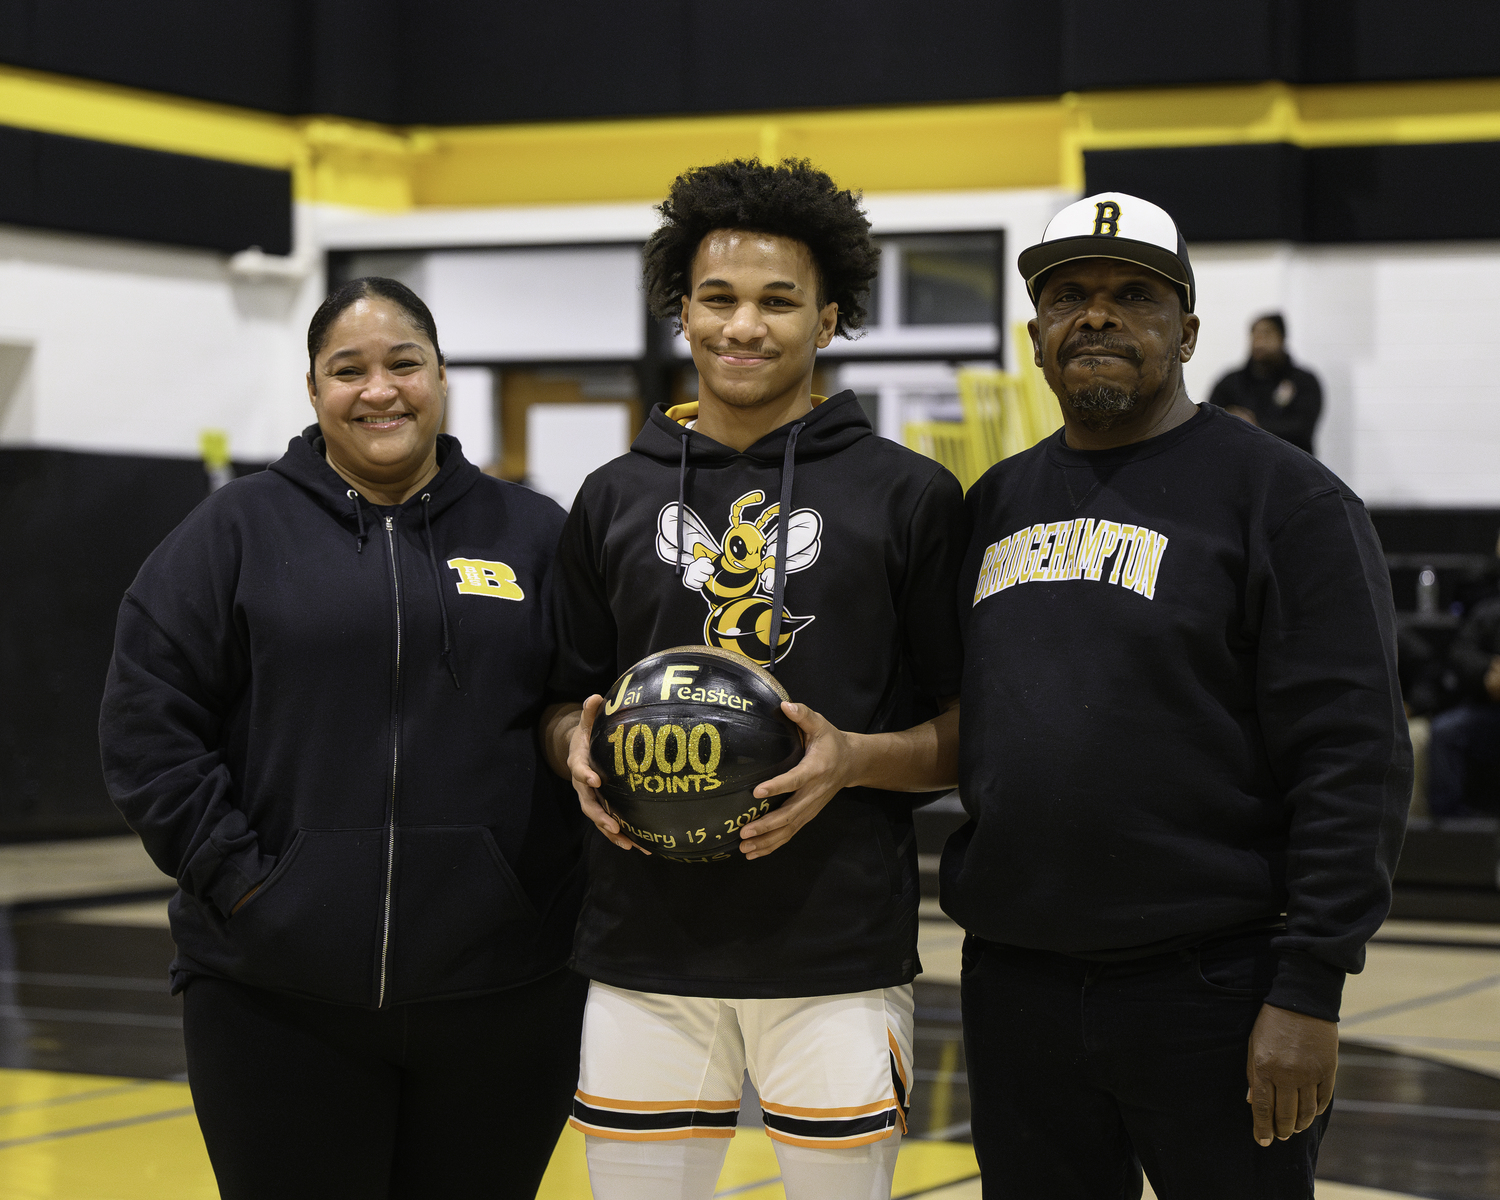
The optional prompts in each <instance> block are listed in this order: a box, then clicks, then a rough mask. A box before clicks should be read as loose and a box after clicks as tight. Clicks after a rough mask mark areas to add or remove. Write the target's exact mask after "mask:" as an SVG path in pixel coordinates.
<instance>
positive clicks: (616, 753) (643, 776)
mask: <svg viewBox="0 0 1500 1200" xmlns="http://www.w3.org/2000/svg"><path fill="white" fill-rule="evenodd" d="M786 699H787V694H786V690H785V689H784V688H783V687H782V686H781V684H779V683H778V682H777V681H776V677H775V676H774V675H772V674H770V673H769V672H768V671H766V670H764V669H763V668H761V667H759V666H757V665H756V664H755V663H753V662H751V661H750V660H749V659H748V658H745V657H744V656H743V655H741V654H735V653H733V652H731V651H728V650H720V649H717V648H715V647H713V646H678V647H675V648H674V649H671V650H663V651H660V652H659V653H657V654H651V655H648V656H647V657H645V658H643V659H641V661H640V662H638V663H636V664H635V666H633V667H631V668H630V670H628V671H626V672H625V674H624V675H622V676H620V678H619V679H617V680H616V681H615V683H614V686H613V687H611V688H610V692H609V695H608V696H607V697H606V698H605V702H604V709H603V711H602V713H601V714H600V718H599V719H598V720H597V721H596V722H595V725H594V732H593V737H592V739H591V741H590V744H589V752H590V754H591V755H592V756H593V760H594V767H595V769H596V770H597V771H598V772H599V778H600V779H601V780H602V786H601V787H600V788H599V794H600V797H601V798H602V799H603V801H604V803H605V805H606V806H607V807H608V808H609V810H610V812H611V813H612V814H613V815H614V817H615V819H616V820H617V821H619V823H620V829H621V832H622V833H623V834H624V835H625V836H626V837H628V838H630V839H631V840H633V841H635V842H637V843H638V844H639V845H641V846H643V847H645V848H646V849H647V850H649V851H651V853H652V854H659V855H661V856H662V857H664V858H668V859H672V860H674V861H677V862H714V861H723V860H725V859H727V858H729V857H730V856H731V855H732V854H733V853H734V852H735V844H736V843H737V842H738V841H739V840H740V829H741V827H742V826H744V825H747V824H748V823H749V822H751V821H753V820H755V819H756V818H757V817H763V816H765V815H766V813H768V812H771V811H772V810H773V809H775V808H778V807H780V805H781V803H782V801H783V800H784V799H785V798H786V797H785V796H770V797H767V798H766V799H764V800H758V799H756V798H755V796H754V794H753V793H754V791H755V787H756V785H757V784H759V783H761V782H763V781H764V780H767V779H770V778H772V777H774V776H776V775H780V774H781V773H782V772H783V771H787V770H790V769H791V768H792V767H793V766H795V765H796V764H797V763H798V762H799V761H800V760H801V758H802V733H801V731H800V730H799V729H798V728H797V726H796V725H795V724H794V723H793V722H792V721H791V720H789V719H788V718H787V716H786V714H785V713H783V712H782V711H781V702H782V701H783V700H786Z"/></svg>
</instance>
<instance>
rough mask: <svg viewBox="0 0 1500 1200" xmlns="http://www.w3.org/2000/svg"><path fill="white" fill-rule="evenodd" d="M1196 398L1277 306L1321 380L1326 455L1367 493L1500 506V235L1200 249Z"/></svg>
mask: <svg viewBox="0 0 1500 1200" xmlns="http://www.w3.org/2000/svg"><path fill="white" fill-rule="evenodd" d="M1192 255H1193V268H1194V271H1195V273H1196V274H1197V277H1198V285H1199V291H1200V294H1201V301H1200V303H1199V306H1198V313H1199V316H1200V317H1201V318H1202V320H1203V329H1202V333H1201V335H1200V340H1199V351H1198V354H1197V356H1196V357H1195V358H1194V360H1193V362H1192V363H1191V364H1190V365H1189V368H1188V371H1187V381H1188V388H1189V390H1190V392H1191V393H1192V395H1193V397H1194V398H1195V399H1199V400H1206V399H1207V398H1208V394H1209V392H1210V391H1211V390H1212V387H1213V383H1214V381H1215V380H1216V379H1217V378H1218V377H1219V375H1220V374H1222V373H1223V372H1224V371H1226V370H1230V369H1232V368H1234V367H1236V366H1239V365H1241V364H1242V363H1243V362H1244V360H1245V356H1246V351H1247V341H1248V334H1249V325H1250V322H1251V321H1252V320H1253V319H1254V318H1255V317H1256V316H1259V315H1260V314H1262V313H1265V312H1269V311H1280V312H1282V313H1283V314H1284V315H1285V317H1286V321H1287V344H1288V347H1289V349H1290V350H1291V353H1292V356H1293V357H1294V358H1295V359H1296V360H1298V361H1299V362H1301V363H1302V364H1303V365H1304V366H1307V367H1309V368H1310V369H1312V370H1314V371H1315V372H1316V373H1317V374H1318V376H1319V377H1320V378H1321V379H1322V381H1323V394H1324V412H1323V420H1322V423H1321V425H1320V426H1319V430H1318V435H1317V440H1316V447H1317V451H1318V456H1319V457H1320V458H1321V459H1323V461H1324V462H1326V463H1328V465H1329V466H1330V467H1332V468H1333V469H1334V470H1335V471H1337V472H1338V473H1339V475H1341V476H1342V477H1343V478H1344V479H1345V480H1346V481H1347V482H1348V483H1349V484H1350V485H1351V486H1352V487H1353V488H1354V489H1355V490H1356V491H1357V492H1359V494H1360V495H1361V496H1363V497H1364V499H1365V500H1366V502H1367V503H1369V504H1372V505H1389V506H1407V505H1412V506H1422V505H1430V506H1441V505H1453V506H1475V507H1481V506H1500V377H1497V376H1496V374H1495V373H1494V372H1493V371H1492V370H1491V369H1490V368H1489V358H1490V346H1491V345H1492V343H1493V342H1494V341H1495V337H1496V334H1495V331H1496V329H1497V328H1500V245H1496V244H1495V243H1467V244H1442V245H1431V246H1424V245H1397V246H1389V245H1377V246H1324V247H1296V248H1293V247H1289V246H1255V247H1245V246H1195V247H1192Z"/></svg>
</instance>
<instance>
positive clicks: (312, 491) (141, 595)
mask: <svg viewBox="0 0 1500 1200" xmlns="http://www.w3.org/2000/svg"><path fill="white" fill-rule="evenodd" d="M322 449H323V446H322V439H321V437H320V436H319V435H318V430H317V427H316V426H313V427H312V428H310V429H308V430H307V431H305V432H304V433H303V434H302V436H301V437H298V438H295V439H293V440H292V443H291V445H290V446H289V447H288V449H287V453H286V455H285V456H284V457H283V458H281V459H280V460H279V461H278V462H275V463H273V464H272V465H271V468H270V470H268V471H265V472H262V473H260V474H256V475H251V476H248V477H246V478H244V479H240V480H237V481H235V482H233V483H231V484H229V485H228V486H227V487H224V488H222V489H221V490H219V491H217V492H215V493H214V494H213V495H212V496H211V497H209V499H207V500H205V501H204V502H203V503H202V504H201V505H199V506H198V508H196V509H195V510H194V511H193V512H192V513H191V514H190V515H189V516H188V517H187V519H186V520H184V521H183V523H182V524H181V525H179V526H178V527H177V529H176V530H174V531H173V532H172V534H171V535H170V536H168V537H167V539H166V540H165V541H164V542H163V543H162V544H161V546H159V547H158V548H157V550H156V551H155V552H154V553H153V554H152V555H151V557H150V558H149V559H147V560H146V563H145V565H144V566H143V567H142V568H141V571H140V574H139V575H138V576H137V577H136V580H135V582H134V583H133V584H132V585H131V588H130V591H129V592H128V593H127V594H126V596H125V600H124V603H123V604H122V605H121V607H120V619H119V626H118V630H117V633H116V639H115V656H114V662H113V664H112V665H111V667H110V673H109V681H108V685H107V687H106V691H105V697H104V708H103V713H102V715H101V717H100V742H101V745H102V748H103V756H104V769H105V776H106V779H107V781H108V784H109V789H110V794H111V795H112V796H113V797H114V800H115V803H116V804H117V805H119V807H120V810H121V811H122V812H123V813H124V815H125V819H126V820H127V821H128V822H129V823H130V826H131V828H132V829H134V830H135V831H136V832H137V833H139V834H140V836H141V839H142V841H144V843H145V845H146V849H147V851H148V852H149V853H150V855H151V857H152V859H153V860H154V861H155V862H156V864H157V866H159V867H160V868H161V869H162V870H163V871H165V872H166V873H167V874H169V875H171V876H173V877H174V878H175V879H176V880H177V881H178V884H179V885H180V887H181V890H180V891H179V892H178V894H177V896H176V897H175V898H174V899H173V901H172V904H171V918H172V936H173V938H174V940H175V941H176V942H177V947H178V957H177V960H176V961H175V962H174V964H173V984H174V987H181V986H182V985H183V984H184V983H185V982H186V980H187V979H188V978H189V977H191V976H192V975H193V974H195V973H201V974H208V975H215V976H220V977H223V978H227V979H233V980H237V981H240V982H243V983H248V984H254V985H257V986H261V987H266V988H273V989H278V990H283V991H289V992H296V993H299V994H302V995H306V996H311V997H314V998H317V999H321V1000H328V1001H336V1002H342V1003H348V1004H358V1005H366V1006H376V1005H382V1004H384V1005H391V1004H398V1003H401V1002H403V1001H410V1000H421V999H428V998H433V997H439V996H452V995H461V994H465V993H472V992H481V991H489V990H494V989H498V988H503V987H507V986H511V985H514V984H519V983H523V982H526V981H528V980H530V979H534V978H536V977H538V976H540V975H543V974H545V973H547V972H549V971H553V970H556V969H558V968H559V967H561V966H562V965H563V963H564V962H565V961H566V957H567V951H568V945H569V942H570V941H571V937H572V932H573V925H574V921H575V917H576V912H577V905H578V898H579V895H580V893H581V891H582V880H581V867H580V865H579V857H580V852H581V840H582V839H581V835H582V822H581V819H580V817H579V814H578V808H577V802H576V799H575V798H574V797H573V794H572V790H571V788H568V787H566V786H565V785H564V784H563V783H562V781H560V780H558V779H557V778H556V777H555V776H554V775H553V774H552V772H550V771H549V770H547V768H546V766H545V764H542V763H539V761H538V750H537V743H536V737H535V728H536V721H537V717H538V713H539V709H540V706H541V703H542V696H543V689H544V687H545V683H546V678H547V672H548V669H549V666H550V660H551V655H552V646H553V638H552V632H551V621H550V617H549V612H548V592H549V588H550V570H551V564H552V555H553V550H554V548H555V546H556V542H557V537H558V533H559V532H560V530H561V528H562V522H563V513H562V510H561V509H560V508H558V506H557V505H556V504H554V503H553V502H552V501H551V500H548V499H546V498H545V497H542V496H539V495H537V494H536V493H534V492H530V491H528V490H526V489H525V488H522V487H518V486H516V485H514V484H507V483H501V482H500V481H498V480H495V479H491V478H489V477H487V476H485V475H482V474H481V473H480V472H479V470H478V468H476V467H475V466H474V465H473V464H471V463H469V462H467V461H466V460H465V459H464V457H463V454H462V453H461V452H460V450H459V447H458V443H457V442H456V441H455V440H454V439H452V438H449V437H446V436H444V437H442V438H440V439H439V447H438V453H439V459H440V461H441V463H442V466H441V469H440V470H439V472H438V474H437V476H436V477H435V478H434V479H433V480H432V482H431V483H430V484H428V485H427V487H425V488H424V489H423V490H422V492H421V493H420V494H419V495H417V496H414V497H413V498H412V499H410V500H409V501H407V502H406V503H405V504H404V505H401V506H400V507H399V508H397V507H390V508H377V507H374V506H371V505H370V504H368V503H367V502H366V501H364V500H362V499H360V498H359V497H358V495H357V493H353V492H352V491H351V489H350V488H349V486H348V484H346V483H345V482H344V481H343V480H342V479H340V478H339V476H338V475H337V474H335V472H334V471H333V469H332V468H331V467H329V465H328V463H327V462H326V460H325V459H324V457H323V454H322ZM256 886H259V889H260V890H259V891H257V892H256V893H255V895H254V896H253V897H252V898H251V899H250V900H248V901H247V902H246V903H245V904H244V906H243V907H241V908H240V910H239V911H238V912H237V913H235V914H234V915H233V916H230V910H231V909H232V908H233V907H234V906H235V903H236V902H237V901H238V900H239V899H240V897H242V896H244V895H245V894H246V893H247V892H248V891H249V890H250V889H251V888H253V887H256Z"/></svg>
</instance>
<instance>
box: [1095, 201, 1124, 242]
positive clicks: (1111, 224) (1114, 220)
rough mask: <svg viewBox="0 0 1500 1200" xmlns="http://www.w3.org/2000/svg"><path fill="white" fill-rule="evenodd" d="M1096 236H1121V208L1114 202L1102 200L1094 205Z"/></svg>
mask: <svg viewBox="0 0 1500 1200" xmlns="http://www.w3.org/2000/svg"><path fill="white" fill-rule="evenodd" d="M1094 236H1095V237H1119V236H1120V206H1119V205H1118V204H1116V203H1115V202H1114V201H1113V200H1101V201H1099V203H1098V204H1096V205H1094Z"/></svg>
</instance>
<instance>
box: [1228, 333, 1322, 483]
mask: <svg viewBox="0 0 1500 1200" xmlns="http://www.w3.org/2000/svg"><path fill="white" fill-rule="evenodd" d="M1208 402H1209V403H1210V404H1214V405H1217V406H1218V407H1219V408H1222V409H1224V410H1225V411H1226V412H1227V413H1229V414H1230V415H1231V416H1235V417H1239V418H1240V419H1241V420H1242V421H1249V422H1250V424H1252V425H1259V426H1260V427H1261V428H1262V429H1264V430H1265V431H1266V432H1267V433H1273V434H1275V435H1276V436H1277V437H1279V438H1280V439H1281V440H1282V441H1284V442H1291V444H1292V445H1294V446H1296V447H1297V449H1299V450H1306V451H1307V452H1308V453H1309V454H1311V453H1312V452H1313V431H1314V430H1315V429H1316V428H1317V426H1318V418H1319V417H1320V416H1322V415H1323V385H1322V384H1320V383H1319V382H1318V377H1317V376H1316V375H1314V374H1313V373H1312V372H1311V371H1307V370H1304V369H1303V368H1302V367H1299V366H1297V365H1296V364H1295V363H1294V362H1292V359H1291V356H1290V355H1289V354H1287V352H1286V321H1285V319H1283V317H1282V315H1281V314H1280V313H1267V314H1266V315H1265V316H1263V317H1259V318H1257V319H1256V321H1255V322H1254V324H1252V325H1251V326H1250V361H1249V362H1247V363H1246V364H1245V365H1244V366H1243V367H1241V368H1240V369H1239V370H1238V371H1230V372H1229V374H1227V375H1225V376H1224V377H1223V378H1222V379H1220V380H1219V382H1218V383H1216V384H1215V385H1214V390H1213V392H1212V394H1210V396H1209V398H1208Z"/></svg>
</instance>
